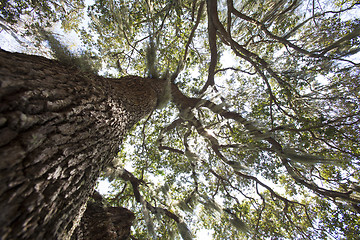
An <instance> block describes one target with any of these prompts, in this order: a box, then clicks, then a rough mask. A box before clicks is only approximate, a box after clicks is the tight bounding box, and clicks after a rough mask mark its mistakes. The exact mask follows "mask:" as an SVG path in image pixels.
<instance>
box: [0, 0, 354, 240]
mask: <svg viewBox="0 0 360 240" xmlns="http://www.w3.org/2000/svg"><path fill="white" fill-rule="evenodd" d="M36 2H37V3H38V5H33V4H28V3H23V4H20V3H17V2H16V1H14V3H13V4H11V3H5V2H2V6H5V7H4V9H3V10H2V11H1V16H2V20H3V21H4V20H5V21H6V22H7V24H8V25H7V26H12V25H11V24H16V23H17V22H18V21H19V19H21V16H23V15H24V14H25V15H26V14H27V15H29V14H35V15H36V16H37V17H38V18H40V17H44V16H45V17H46V18H47V19H48V20H49V21H48V20H46V23H50V22H51V21H52V22H54V21H57V20H61V23H62V27H63V28H64V29H65V30H70V29H73V30H76V31H77V32H78V33H79V35H80V38H81V40H82V42H83V45H84V52H86V53H87V54H89V55H91V56H92V57H91V59H92V60H93V61H94V62H96V63H97V64H98V65H99V64H102V66H103V70H102V73H103V74H104V75H109V76H114V77H118V76H120V75H125V74H136V75H142V76H144V75H147V74H149V75H151V76H152V77H155V73H156V72H157V73H163V76H167V75H168V77H169V78H171V81H172V83H173V88H175V89H177V90H173V98H172V103H170V104H169V105H168V106H167V107H165V108H163V109H160V110H156V111H154V112H153V114H152V115H151V116H149V118H148V119H146V120H143V121H142V122H140V123H138V124H137V125H136V126H135V127H134V129H133V131H132V132H131V133H129V135H128V136H127V139H125V140H124V144H123V146H122V149H121V151H120V152H119V154H118V157H117V159H115V160H114V163H113V166H109V167H108V168H107V170H106V171H105V172H104V176H103V177H104V178H109V179H110V180H111V182H112V185H113V190H114V191H113V192H112V193H111V194H109V195H108V196H107V199H108V204H109V205H113V206H124V207H128V208H130V209H131V210H132V211H134V212H135V213H136V215H137V222H136V223H135V224H134V232H133V236H134V237H136V238H138V239H146V238H150V236H151V235H152V237H156V239H178V238H179V236H182V238H183V239H191V237H192V235H193V236H194V235H195V233H196V231H197V230H199V229H203V228H204V229H212V230H213V237H214V238H215V239H225V238H226V239H247V238H248V239H328V238H330V237H332V238H334V239H355V238H356V237H357V236H359V235H360V228H359V226H360V223H359V219H360V218H359V214H360V190H359V189H360V185H359V181H360V179H359V178H360V175H359V173H360V171H359V170H360V162H359V161H360V152H359V149H360V139H359V129H360V126H359V125H360V124H359V123H360V115H359V113H360V109H359V106H360V95H359V86H360V85H359V77H358V76H359V63H358V59H359V55H358V52H359V49H360V48H359V43H360V42H359V41H360V37H359V35H360V30H359V29H360V25H359V23H360V22H359V19H357V18H356V16H357V15H356V13H359V8H358V3H357V1H336V0H334V1H320V2H318V1H296V0H295V1H283V0H278V1H274V0H267V1H251V0H248V1H246V0H243V1H231V0H228V1H215V0H209V1H206V3H205V1H200V0H198V1H187V0H182V1H180V0H175V1H126V0H106V1H105V0H96V1H94V2H92V3H88V5H87V18H85V20H86V21H87V22H88V26H86V27H82V28H81V29H78V26H80V25H79V23H80V22H81V21H82V19H81V17H79V18H76V17H71V18H67V17H64V16H63V15H61V14H63V13H64V12H67V11H69V12H76V13H78V15H79V16H81V15H82V14H81V11H80V10H81V9H82V8H81V7H79V6H82V4H83V3H81V4H79V5H77V4H75V2H77V1H74V2H72V1H65V4H66V6H67V7H69V10H67V11H63V10H64V9H63V10H61V8H59V9H60V10H59V9H58V8H57V7H59V6H60V3H58V2H56V1H51V2H49V3H48V2H47V1H44V2H41V1H36ZM50 3H51V4H53V5H51V6H52V7H50ZM29 9H36V11H34V12H33V11H31V10H29ZM74 15H76V14H74ZM61 16H63V17H61ZM38 18H35V20H36V19H38ZM24 19H25V18H24ZM50 20H51V21H50ZM25 21H26V20H25ZM34 24H38V25H39V26H40V25H41V27H44V28H45V27H46V26H47V25H46V24H45V23H44V22H39V21H34V20H33V19H30V20H28V22H26V26H27V27H28V29H32V28H31V26H33V25H34ZM9 29H10V28H9ZM154 63H156V65H154ZM166 72H168V73H169V74H166ZM125 169H127V170H125ZM130 170H131V173H130Z"/></svg>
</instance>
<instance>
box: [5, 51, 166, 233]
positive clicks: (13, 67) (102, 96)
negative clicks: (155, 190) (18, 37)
mask: <svg viewBox="0 0 360 240" xmlns="http://www.w3.org/2000/svg"><path fill="white" fill-rule="evenodd" d="M0 84H1V89H0V209H1V211H0V239H3V240H4V239H66V238H69V233H70V232H71V229H73V222H74V218H75V217H76V216H78V215H79V212H80V210H81V209H82V208H83V209H84V204H85V203H86V201H87V199H88V197H89V195H91V194H92V191H93V188H94V184H95V181H96V179H97V177H98V175H99V172H100V171H101V169H102V167H103V166H104V165H106V164H107V163H108V162H109V161H110V160H111V159H112V157H113V155H114V154H115V153H116V152H117V150H118V147H119V144H120V142H121V138H122V136H123V135H124V134H125V132H126V131H127V130H128V129H129V128H131V127H132V126H133V124H134V123H136V122H137V121H139V120H140V119H141V118H142V117H144V116H145V115H147V114H148V113H150V112H151V111H152V110H153V109H154V108H155V106H156V101H157V97H158V95H159V94H161V86H162V84H163V82H162V81H160V80H153V79H143V78H140V77H134V76H128V77H125V78H121V79H106V78H102V77H98V76H95V75H92V74H85V73H81V72H79V71H78V70H76V69H74V68H70V67H66V66H64V65H62V64H60V63H59V62H57V61H54V60H48V59H46V58H43V57H37V56H29V55H24V54H13V53H8V52H5V51H2V50H0Z"/></svg>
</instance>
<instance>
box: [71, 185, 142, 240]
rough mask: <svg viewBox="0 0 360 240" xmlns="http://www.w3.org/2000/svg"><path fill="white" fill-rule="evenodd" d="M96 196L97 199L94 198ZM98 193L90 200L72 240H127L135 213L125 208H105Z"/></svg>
mask: <svg viewBox="0 0 360 240" xmlns="http://www.w3.org/2000/svg"><path fill="white" fill-rule="evenodd" d="M94 196H96V197H94ZM102 201H103V199H102V197H101V195H100V194H99V193H98V192H96V191H95V192H94V195H93V196H92V197H91V198H90V199H89V201H88V203H87V207H86V211H85V213H84V215H83V217H82V218H81V222H80V224H79V226H78V227H77V228H76V229H75V231H74V233H73V234H72V236H71V240H99V239H101V240H113V239H116V240H126V239H128V238H129V236H130V227H131V226H132V223H133V220H134V218H135V217H134V213H132V212H131V211H129V210H128V209H126V208H123V207H105V206H104V205H103V202H102Z"/></svg>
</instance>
